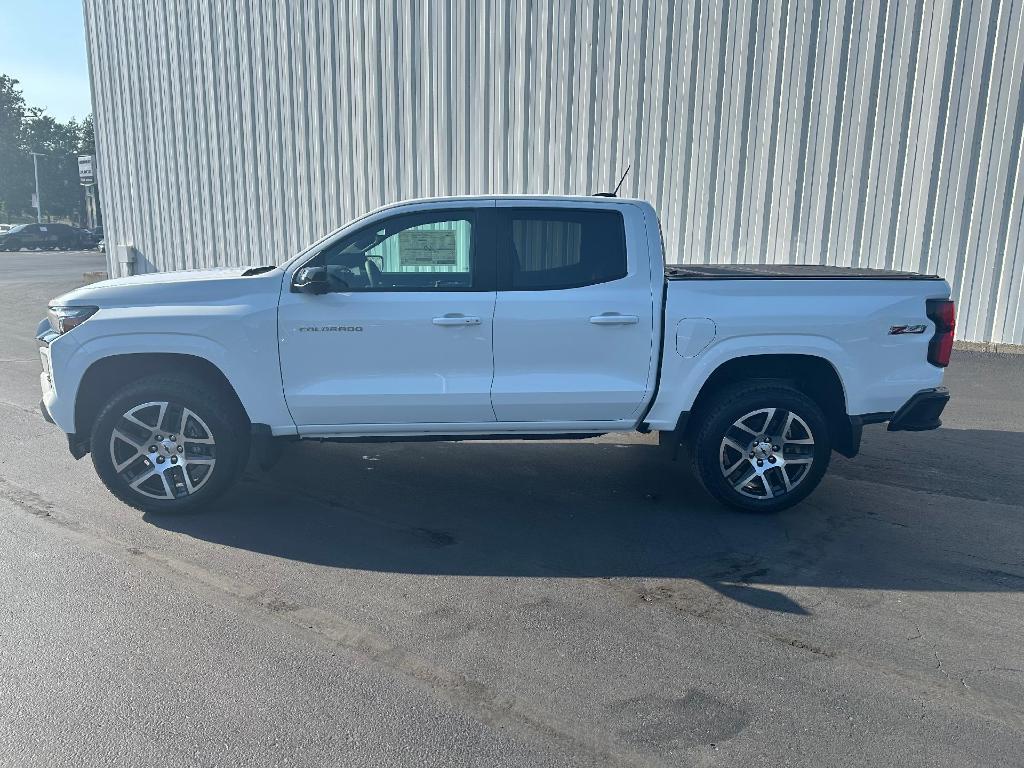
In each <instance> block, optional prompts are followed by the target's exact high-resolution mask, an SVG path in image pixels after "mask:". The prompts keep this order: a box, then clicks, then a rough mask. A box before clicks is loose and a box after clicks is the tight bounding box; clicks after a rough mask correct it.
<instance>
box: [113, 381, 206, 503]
mask: <svg viewBox="0 0 1024 768" xmlns="http://www.w3.org/2000/svg"><path fill="white" fill-rule="evenodd" d="M109 449H110V460H111V464H112V465H113V467H114V471H115V472H116V473H117V474H118V475H119V476H120V477H121V479H122V480H124V482H125V483H126V484H127V485H128V487H129V488H131V489H132V490H133V491H135V492H136V493H139V494H142V495H143V496H147V497H149V498H151V499H180V498H183V497H185V496H190V495H191V494H193V493H195V492H197V491H198V490H199V489H200V488H202V487H203V486H204V485H206V483H207V482H208V481H209V479H210V477H211V476H212V475H213V469H214V466H215V465H216V463H217V454H216V441H215V440H214V437H213V432H212V431H211V430H210V428H209V426H207V424H206V422H205V421H203V420H202V419H201V418H200V417H199V416H198V415H197V414H196V413H195V412H194V411H192V410H190V409H189V408H187V407H185V406H184V405H181V404H180V403H174V402H168V401H154V402H148V403H143V404H141V405H137V406H135V407H133V408H131V409H129V410H128V411H126V412H125V413H124V414H122V415H121V417H120V418H119V419H118V421H117V425H116V426H115V428H114V430H113V431H112V432H111V435H110V446H109Z"/></svg>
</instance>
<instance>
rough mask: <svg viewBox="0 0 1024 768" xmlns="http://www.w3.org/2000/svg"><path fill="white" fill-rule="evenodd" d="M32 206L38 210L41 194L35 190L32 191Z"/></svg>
mask: <svg viewBox="0 0 1024 768" xmlns="http://www.w3.org/2000/svg"><path fill="white" fill-rule="evenodd" d="M32 207H33V208H35V209H37V210H38V209H39V195H37V194H36V193H35V192H33V193H32Z"/></svg>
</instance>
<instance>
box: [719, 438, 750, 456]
mask: <svg viewBox="0 0 1024 768" xmlns="http://www.w3.org/2000/svg"><path fill="white" fill-rule="evenodd" d="M722 445H723V446H725V445H727V446H729V447H730V448H732V449H733V450H734V451H736V452H737V453H739V455H740V456H745V455H746V454H747V450H748V449H747V448H746V447H744V446H742V445H740V444H739V443H737V442H736V441H735V440H733V439H732V438H731V437H728V436H726V438H725V439H724V440H723V441H722Z"/></svg>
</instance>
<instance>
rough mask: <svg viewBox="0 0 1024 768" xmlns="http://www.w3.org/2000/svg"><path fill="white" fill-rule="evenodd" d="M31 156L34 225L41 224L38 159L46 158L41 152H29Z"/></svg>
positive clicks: (41, 207)
mask: <svg viewBox="0 0 1024 768" xmlns="http://www.w3.org/2000/svg"><path fill="white" fill-rule="evenodd" d="M29 154H30V155H32V171H33V172H34V173H35V175H36V223H37V224H42V223H43V200H42V198H41V197H39V158H40V157H47V155H44V154H43V153H42V152H29Z"/></svg>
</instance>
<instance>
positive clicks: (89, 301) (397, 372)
mask: <svg viewBox="0 0 1024 768" xmlns="http://www.w3.org/2000/svg"><path fill="white" fill-rule="evenodd" d="M953 324H954V308H953V302H952V301H950V300H949V286H948V285H947V284H946V283H945V282H944V281H943V280H941V279H939V278H937V277H929V276H924V275H918V274H913V273H905V272H891V271H883V270H865V269H848V268H840V267H818V266H803V265H801V266H776V265H765V264H761V265H743V264H732V265H717V266H700V265H697V266H694V265H689V266H683V265H669V266H666V265H665V263H664V253H663V248H662V240H661V234H660V228H659V224H658V218H657V215H656V213H655V211H654V209H653V208H652V207H651V206H650V205H649V204H648V203H646V202H644V201H642V200H628V199H621V198H612V197H494V196H489V197H461V198H446V199H434V200H418V201H411V202H404V203H400V204H397V205H390V206H387V207H385V208H381V209H379V210H376V211H374V212H372V213H370V214H367V215H365V216H363V217H361V218H359V219H357V220H355V221H353V222H351V223H350V224H348V225H346V226H345V227H343V228H342V229H340V230H338V231H337V232H335V233H333V234H331V235H329V236H327V237H325V238H323V239H322V240H320V241H319V242H317V243H315V244H314V245H312V246H311V247H309V248H308V249H306V250H304V251H302V252H301V253H299V254H298V255H296V256H294V257H293V258H291V259H289V260H288V261H287V262H286V263H284V265H283V266H278V267H256V268H250V269H241V268H230V269H216V270H202V271H190V272H171V273H162V274H147V275H141V276H136V277H128V278H121V279H114V280H107V281H104V282H100V283H95V284H93V285H88V286H85V287H82V288H79V289H77V290H74V291H71V292H70V293H67V294H65V295H63V296H60V297H58V298H56V299H54V300H53V301H52V303H51V305H50V307H49V312H48V318H47V320H44V321H43V322H42V323H40V326H39V329H38V339H39V343H40V354H41V357H42V364H43V373H42V376H41V384H42V389H43V399H42V402H41V407H42V411H43V415H44V417H45V418H47V419H48V420H50V421H52V422H53V423H55V424H56V425H57V426H58V427H59V428H60V429H62V430H63V431H64V432H65V433H67V435H68V442H69V446H70V449H71V453H72V454H73V455H74V456H75V457H76V458H81V457H82V456H84V455H85V454H86V453H87V452H90V451H91V453H92V457H93V462H94V464H95V467H96V471H97V472H98V474H99V476H100V478H101V479H102V480H103V482H104V483H105V484H106V485H107V487H108V488H109V489H110V490H111V491H112V492H113V493H114V494H115V495H116V496H117V497H118V498H120V499H122V500H123V501H125V502H126V503H128V504H130V505H132V506H134V507H137V508H139V509H143V510H148V511H157V512H160V511H174V510H179V509H184V508H188V507H193V506H196V505H201V504H205V503H208V502H210V501H211V500H212V499H214V498H215V497H217V496H218V495H219V494H221V493H222V492H223V491H224V490H225V489H227V488H228V487H229V486H230V485H231V483H232V482H233V481H234V480H235V479H236V477H237V476H238V475H239V473H240V471H241V469H242V468H243V466H244V465H245V464H246V462H247V461H248V460H249V456H250V448H252V449H253V452H254V454H255V453H256V452H259V453H260V455H263V456H264V457H267V456H270V455H272V454H273V453H274V452H275V449H276V446H278V445H280V443H281V442H282V441H287V440H294V439H299V438H313V439H321V440H325V439H326V440H348V441H356V442H358V441H365V440H368V439H372V440H381V439H386V440H396V441H397V440H438V439H441V440H469V439H474V438H486V439H495V438H500V439H515V438H530V439H537V438H552V439H566V438H572V437H581V438H582V437H592V436H596V435H600V434H606V433H613V432H624V431H631V430H637V431H640V432H652V431H657V432H659V433H660V435H659V439H660V441H661V442H662V443H663V444H664V445H666V446H667V447H668V448H669V449H670V450H672V451H675V450H676V448H678V447H679V446H683V447H685V448H686V453H687V455H688V456H689V457H690V459H691V461H692V463H693V467H694V470H695V472H696V475H697V477H698V478H699V479H700V481H701V483H702V484H703V486H704V487H705V488H706V489H707V491H708V492H709V493H710V494H711V495H713V496H714V497H716V498H717V499H719V500H720V501H722V502H724V503H726V504H729V505H732V506H734V507H739V508H742V509H745V510H755V511H775V510H779V509H783V508H786V507H789V506H791V505H793V504H795V503H797V502H798V501H800V500H801V499H803V498H804V497H806V496H807V495H808V494H809V493H810V492H811V491H812V490H813V489H814V487H815V486H816V485H817V484H818V482H819V481H820V480H821V477H822V475H823V474H824V472H825V470H826V468H827V466H828V463H829V458H830V455H831V452H832V451H833V450H835V451H838V452H840V453H842V454H844V455H846V456H853V455H855V454H856V453H857V451H858V448H859V445H860V439H861V428H862V426H863V425H864V424H870V423H880V422H888V424H889V429H890V430H899V429H906V430H924V429H934V428H935V427H937V426H939V424H940V422H939V415H940V414H941V412H942V409H943V407H944V406H945V404H946V402H947V401H948V399H949V395H948V393H947V392H946V390H945V389H943V388H942V387H941V384H942V374H943V368H944V367H945V366H946V365H947V364H948V362H949V355H950V350H951V348H952V343H953Z"/></svg>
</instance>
